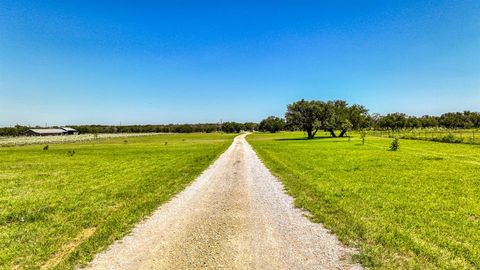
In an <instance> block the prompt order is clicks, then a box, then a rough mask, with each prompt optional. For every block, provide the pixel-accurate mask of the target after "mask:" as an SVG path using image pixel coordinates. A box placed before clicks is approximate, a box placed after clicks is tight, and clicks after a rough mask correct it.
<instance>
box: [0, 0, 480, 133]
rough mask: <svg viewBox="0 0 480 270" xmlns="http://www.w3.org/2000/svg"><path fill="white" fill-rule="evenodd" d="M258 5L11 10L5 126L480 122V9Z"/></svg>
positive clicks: (457, 4) (74, 4)
mask: <svg viewBox="0 0 480 270" xmlns="http://www.w3.org/2000/svg"><path fill="white" fill-rule="evenodd" d="M174 2H176V3H177V4H172V3H174ZM258 2H260V1H191V2H190V1H165V3H160V1H148V2H147V1H145V2H144V1H128V2H127V1H73V0H72V1H70V0H69V1H19V0H2V1H0V126H8V125H14V124H16V123H18V124H25V125H36V124H39V125H44V124H45V122H47V123H48V124H49V125H65V124H93V123H98V124H118V123H120V122H121V123H122V124H145V123H152V124H154V123H185V122H189V123H193V122H218V121H219V120H220V119H223V121H227V120H231V121H242V122H243V121H258V120H261V119H262V118H264V117H266V116H268V115H278V116H282V115H283V114H284V112H285V108H286V105H287V104H288V103H290V102H292V101H295V100H298V99H301V98H305V99H321V100H327V99H345V100H347V101H348V102H349V103H359V104H363V105H365V106H366V107H367V108H369V109H370V111H371V112H372V113H373V112H378V113H387V112H395V111H401V112H405V113H408V114H414V115H422V114H441V113H442V112H446V111H463V110H464V109H468V110H475V111H480V1H478V0H474V1H437V0H435V1H407V0H402V1H393V0H392V1H391V0H389V1H384V0H381V1H336V0H335V1H334V0H332V1H293V0H292V1H263V2H262V4H259V3H258Z"/></svg>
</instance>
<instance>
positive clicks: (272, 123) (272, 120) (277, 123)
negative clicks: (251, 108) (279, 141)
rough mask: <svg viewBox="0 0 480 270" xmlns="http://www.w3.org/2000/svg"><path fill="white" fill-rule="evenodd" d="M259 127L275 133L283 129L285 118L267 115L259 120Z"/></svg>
mask: <svg viewBox="0 0 480 270" xmlns="http://www.w3.org/2000/svg"><path fill="white" fill-rule="evenodd" d="M259 129H260V130H261V131H268V132H271V133H275V132H277V131H280V130H284V129H285V120H284V119H282V118H279V117H276V116H269V117H267V118H266V119H263V120H262V121H261V122H260V125H259Z"/></svg>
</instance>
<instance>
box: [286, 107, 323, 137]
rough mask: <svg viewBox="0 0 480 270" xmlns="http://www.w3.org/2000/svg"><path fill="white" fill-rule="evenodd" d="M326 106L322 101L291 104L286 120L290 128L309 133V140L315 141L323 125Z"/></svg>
mask: <svg viewBox="0 0 480 270" xmlns="http://www.w3.org/2000/svg"><path fill="white" fill-rule="evenodd" d="M324 113H325V106H324V103H323V102H321V101H316V100H311V101H306V100H304V99H302V100H300V101H297V102H294V103H292V104H289V105H288V106H287V112H286V113H285V119H286V121H287V125H288V126H289V127H290V128H294V129H300V130H303V131H305V132H307V137H308V139H313V138H314V137H315V134H316V133H317V132H318V130H319V129H320V128H322V126H323V124H322V121H321V120H324Z"/></svg>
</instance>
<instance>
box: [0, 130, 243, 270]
mask: <svg viewBox="0 0 480 270" xmlns="http://www.w3.org/2000/svg"><path fill="white" fill-rule="evenodd" d="M233 137H234V135H221V134H190V135H157V136H147V137H135V138H115V139H102V140H98V141H95V142H82V143H70V144H54V145H53V144H51V145H50V146H49V149H48V150H43V146H44V145H30V146H20V147H10V148H0V205H1V208H0V269H15V268H20V269H23V268H26V269H38V268H40V267H43V268H45V269H50V268H57V269H71V268H74V267H75V266H76V265H79V264H82V263H85V262H88V261H89V260H90V259H91V258H92V257H93V255H94V254H95V253H97V252H99V251H101V250H103V249H104V248H105V247H106V246H108V245H109V244H111V243H112V242H113V241H114V240H115V239H119V238H121V237H122V236H124V235H125V234H126V233H128V232H129V230H130V229H131V228H132V227H133V226H134V225H135V224H136V223H137V222H139V221H140V220H141V219H142V218H144V217H146V216H148V215H149V214H150V213H151V212H152V211H153V210H154V209H156V208H157V207H158V206H159V205H161V204H162V203H163V202H165V201H167V200H168V199H170V198H171V197H172V196H173V195H174V194H176V193H178V192H179V191H181V190H182V189H183V188H185V187H186V186H187V185H188V184H189V183H190V182H191V181H192V180H194V178H195V177H196V176H197V175H199V174H200V173H201V172H202V171H203V170H204V169H206V168H207V167H208V166H209V164H211V163H212V162H213V161H214V160H215V159H216V158H217V157H218V156H219V155H220V154H221V153H222V152H223V151H224V150H226V148H227V147H228V146H229V145H230V144H231V141H232V139H233ZM73 151H75V153H73Z"/></svg>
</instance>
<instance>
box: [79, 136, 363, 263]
mask: <svg viewBox="0 0 480 270" xmlns="http://www.w3.org/2000/svg"><path fill="white" fill-rule="evenodd" d="M245 136H246V135H240V136H238V137H237V138H235V140H234V142H233V144H232V145H231V146H230V147H229V149H228V150H227V151H226V152H225V153H224V154H222V156H221V157H220V158H219V159H218V160H217V161H216V162H215V163H214V164H213V165H211V166H210V167H209V168H208V169H207V170H206V171H205V172H204V173H203V174H202V175H200V176H199V177H198V178H197V179H196V180H195V181H194V182H193V183H192V184H191V185H190V186H189V187H188V188H186V189H185V190H184V191H183V192H181V193H179V194H178V195H177V196H176V197H174V198H173V199H172V200H171V201H170V202H168V203H166V204H164V205H162V206H161V207H160V208H159V209H158V210H156V211H155V212H154V213H153V215H152V216H151V217H150V218H148V219H146V220H144V221H143V222H141V223H140V224H139V225H138V226H137V227H135V228H134V229H133V231H132V233H131V234H130V235H128V236H126V237H125V238H124V239H122V240H120V241H117V242H116V243H114V244H113V245H112V246H110V248H108V249H107V250H106V251H105V252H103V253H100V254H98V255H97V257H96V258H95V259H94V260H93V261H92V262H91V264H90V265H89V266H88V267H87V269H198V268H203V269H361V266H359V265H357V264H352V263H351V262H350V258H351V255H352V254H353V251H352V250H351V249H348V248H346V247H344V246H342V245H341V243H340V242H339V241H338V240H337V239H336V237H335V236H334V235H332V234H331V233H330V232H329V231H328V230H326V229H325V228H324V227H323V226H322V225H321V224H316V223H312V222H311V221H310V220H308V219H307V218H306V217H305V216H304V212H302V211H301V210H300V209H297V208H295V207H294V206H293V199H292V198H291V197H290V196H288V195H287V194H286V193H285V192H284V189H283V186H282V184H281V183H280V182H279V181H278V180H277V179H276V178H275V177H274V176H273V175H272V174H271V173H270V172H269V171H268V169H267V168H266V167H265V166H264V165H263V163H262V162H261V161H260V160H259V159H258V157H257V155H256V154H255V152H254V151H253V150H252V148H251V147H250V145H249V144H248V143H247V141H246V140H245Z"/></svg>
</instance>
